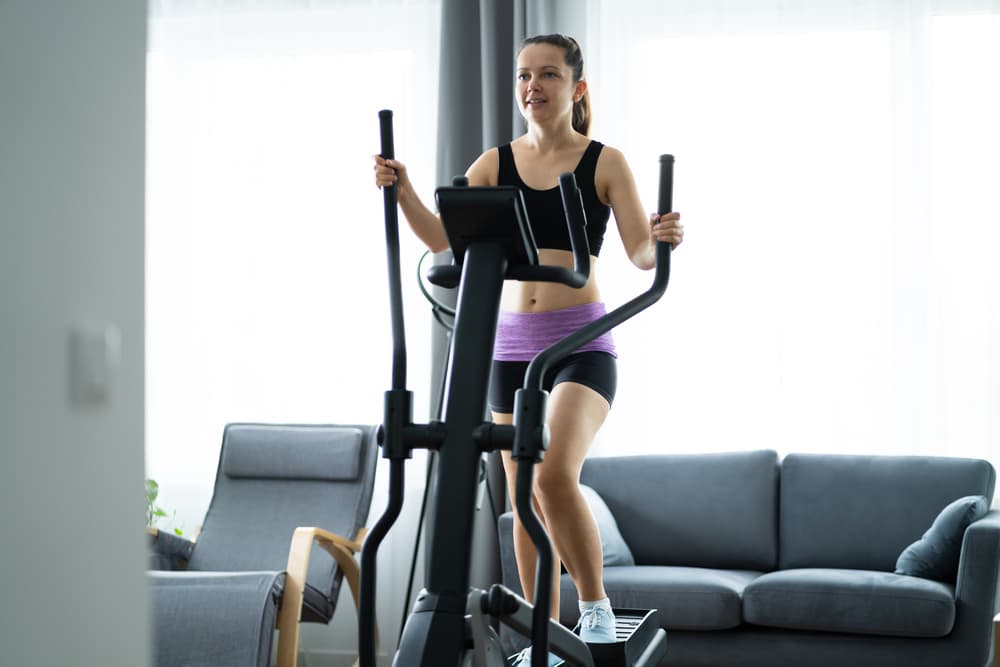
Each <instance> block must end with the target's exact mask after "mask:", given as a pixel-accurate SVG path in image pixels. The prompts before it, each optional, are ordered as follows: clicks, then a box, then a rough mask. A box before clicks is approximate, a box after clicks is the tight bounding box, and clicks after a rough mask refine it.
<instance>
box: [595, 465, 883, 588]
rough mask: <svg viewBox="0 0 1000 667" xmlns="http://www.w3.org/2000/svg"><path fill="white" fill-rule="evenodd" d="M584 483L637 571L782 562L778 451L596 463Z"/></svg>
mask: <svg viewBox="0 0 1000 667" xmlns="http://www.w3.org/2000/svg"><path fill="white" fill-rule="evenodd" d="M581 481H582V482H583V483H584V484H587V485H589V486H591V487H593V488H594V490H596V491H597V492H598V493H599V494H600V495H601V497H602V498H603V499H604V502H605V503H606V504H607V506H608V508H609V509H610V510H611V513H612V514H614V517H615V520H616V521H617V522H618V528H619V530H620V531H621V534H622V537H623V538H624V539H625V542H626V543H627V544H628V546H629V548H630V549H631V551H632V555H633V556H634V557H635V562H636V564H638V565H687V566H692V567H711V568H720V569H748V570H759V571H770V570H773V569H774V568H775V566H776V564H777V560H778V552H777V548H778V532H777V512H778V498H777V491H778V455H777V453H775V452H774V451H771V450H762V451H750V452H732V453H723V454H691V455H686V454H685V455H652V456H622V457H607V458H592V459H588V460H587V462H586V463H585V464H584V467H583V474H582V477H581ZM897 553H898V552H897Z"/></svg>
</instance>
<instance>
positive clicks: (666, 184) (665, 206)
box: [656, 155, 674, 215]
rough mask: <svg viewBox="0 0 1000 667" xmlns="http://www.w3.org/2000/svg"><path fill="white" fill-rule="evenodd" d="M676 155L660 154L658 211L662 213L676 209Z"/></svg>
mask: <svg viewBox="0 0 1000 667" xmlns="http://www.w3.org/2000/svg"><path fill="white" fill-rule="evenodd" d="M673 198H674V156H673V155H661V156H660V194H659V198H658V199H657V204H656V212H657V213H659V214H660V215H663V214H664V213H670V212H671V211H672V210H674V203H673Z"/></svg>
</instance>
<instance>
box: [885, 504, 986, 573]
mask: <svg viewBox="0 0 1000 667" xmlns="http://www.w3.org/2000/svg"><path fill="white" fill-rule="evenodd" d="M989 509H990V504H989V501H987V500H986V496H965V497H964V498H959V499H958V500H956V501H954V502H953V503H951V504H950V505H948V506H947V507H945V508H944V509H943V510H941V513H940V514H938V515H937V518H936V519H934V523H932V524H931V527H930V528H928V529H927V532H926V533H924V536H923V537H921V538H920V539H919V540H917V541H916V542H914V543H913V544H911V545H910V546H908V547H906V549H904V550H903V553H901V554H900V555H899V559H898V560H897V561H896V574H905V575H909V576H911V577H920V578H922V579H934V580H936V581H946V582H950V583H954V582H955V579H956V578H957V577H958V558H959V556H960V555H961V552H962V537H963V536H964V535H965V529H966V528H968V527H969V524H971V523H972V522H973V521H978V520H979V519H981V518H983V517H984V516H986V513H987V512H988V511H989Z"/></svg>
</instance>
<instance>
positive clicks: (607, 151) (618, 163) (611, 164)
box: [597, 142, 628, 172]
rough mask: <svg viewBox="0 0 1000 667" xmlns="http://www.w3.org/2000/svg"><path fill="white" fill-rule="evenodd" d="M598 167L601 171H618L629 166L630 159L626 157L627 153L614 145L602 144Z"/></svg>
mask: <svg viewBox="0 0 1000 667" xmlns="http://www.w3.org/2000/svg"><path fill="white" fill-rule="evenodd" d="M598 143H600V142H598ZM597 168H598V170H600V171H605V170H611V171H612V172H618V171H620V170H621V169H625V168H628V160H626V159H625V154H624V153H622V152H621V151H620V150H618V149H617V148H615V147H614V146H608V145H607V144H601V153H600V155H598V156H597Z"/></svg>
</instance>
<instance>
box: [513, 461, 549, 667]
mask: <svg viewBox="0 0 1000 667" xmlns="http://www.w3.org/2000/svg"><path fill="white" fill-rule="evenodd" d="M534 472H535V467H534V464H533V463H523V462H520V461H519V462H518V464H517V481H516V484H515V488H514V496H515V503H516V506H517V508H518V516H519V517H520V519H521V524H522V525H523V526H524V529H525V531H527V533H528V536H529V537H530V538H531V541H532V543H533V544H534V545H535V550H536V552H537V553H538V566H537V568H536V570H535V599H534V609H533V610H532V614H531V644H532V649H531V667H547V666H548V664H549V662H548V656H549V607H550V606H551V601H552V593H551V591H549V587H551V586H552V559H553V556H552V543H551V542H550V541H549V535H548V533H546V532H545V527H544V526H542V522H541V521H540V520H539V519H538V515H537V514H535V509H534V506H533V505H534V503H532V502H531V497H532V486H533V479H534ZM522 508H527V510H524V509H522Z"/></svg>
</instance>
